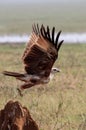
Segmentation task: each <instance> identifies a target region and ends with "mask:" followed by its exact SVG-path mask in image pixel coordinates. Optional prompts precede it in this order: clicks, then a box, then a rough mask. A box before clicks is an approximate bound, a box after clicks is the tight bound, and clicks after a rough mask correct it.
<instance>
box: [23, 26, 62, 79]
mask: <svg viewBox="0 0 86 130" xmlns="http://www.w3.org/2000/svg"><path fill="white" fill-rule="evenodd" d="M32 29H33V31H32V34H31V36H30V40H29V42H28V43H27V47H26V49H25V51H24V54H23V56H22V59H23V62H24V65H25V71H26V72H27V73H28V74H35V75H40V76H45V77H48V76H49V74H50V72H51V68H52V66H53V64H54V62H55V60H56V59H57V57H58V51H59V48H60V46H61V44H62V43H63V40H62V41H61V42H58V40H59V36H60V33H61V31H59V32H58V33H57V35H56V34H55V27H53V29H52V30H51V32H50V29H49V26H47V28H46V29H45V27H44V26H43V25H42V26H41V27H40V28H39V26H38V24H37V25H35V24H34V25H33V26H32ZM55 35H56V38H55Z"/></svg>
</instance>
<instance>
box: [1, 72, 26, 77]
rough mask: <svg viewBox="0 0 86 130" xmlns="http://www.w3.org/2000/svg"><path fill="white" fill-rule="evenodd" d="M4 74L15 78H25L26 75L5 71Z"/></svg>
mask: <svg viewBox="0 0 86 130" xmlns="http://www.w3.org/2000/svg"><path fill="white" fill-rule="evenodd" d="M3 74H4V75H6V76H13V77H16V78H18V77H24V74H20V73H16V72H9V71H3Z"/></svg>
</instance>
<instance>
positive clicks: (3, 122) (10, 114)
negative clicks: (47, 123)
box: [0, 101, 39, 130]
mask: <svg viewBox="0 0 86 130" xmlns="http://www.w3.org/2000/svg"><path fill="white" fill-rule="evenodd" d="M0 130H39V129H38V126H37V124H36V122H35V121H34V120H33V119H32V117H31V115H30V113H29V111H28V109H27V108H26V107H22V105H21V104H20V103H19V102H18V101H16V102H13V101H9V102H8V103H7V104H6V105H5V107H4V109H3V110H1V111H0Z"/></svg>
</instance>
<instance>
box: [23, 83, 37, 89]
mask: <svg viewBox="0 0 86 130" xmlns="http://www.w3.org/2000/svg"><path fill="white" fill-rule="evenodd" d="M34 85H35V84H34V83H32V82H27V83H25V84H23V85H21V89H26V88H31V87H32V86H34Z"/></svg>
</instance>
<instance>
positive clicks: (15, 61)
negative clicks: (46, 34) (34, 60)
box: [0, 44, 86, 130]
mask: <svg viewBox="0 0 86 130" xmlns="http://www.w3.org/2000/svg"><path fill="white" fill-rule="evenodd" d="M23 50H24V45H17V44H16V45H8V44H6V45H0V72H2V71H3V70H10V71H19V72H20V71H21V70H22V71H23V64H22V62H21V59H20V57H21V56H22V52H23ZM55 66H58V67H59V68H60V69H61V70H62V72H61V73H59V74H56V76H55V77H54V79H53V80H52V81H50V82H49V84H47V85H45V86H36V87H33V88H31V89H27V90H25V91H23V95H24V96H23V97H20V96H19V94H18V92H17V87H19V85H20V84H21V82H20V81H17V80H16V79H14V78H11V77H5V76H3V75H0V108H3V107H4V105H5V104H6V103H7V101H9V100H10V99H13V100H18V101H20V102H21V103H22V104H23V105H25V106H26V107H28V108H29V110H30V112H31V114H32V117H33V119H35V120H36V121H37V123H38V125H39V128H40V130H85V127H86V126H85V125H86V124H85V122H86V45H85V44H82V45H81V44H76V45H74V44H70V45H67V44H66V45H63V46H62V48H61V50H60V52H59V59H58V62H56V63H55Z"/></svg>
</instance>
